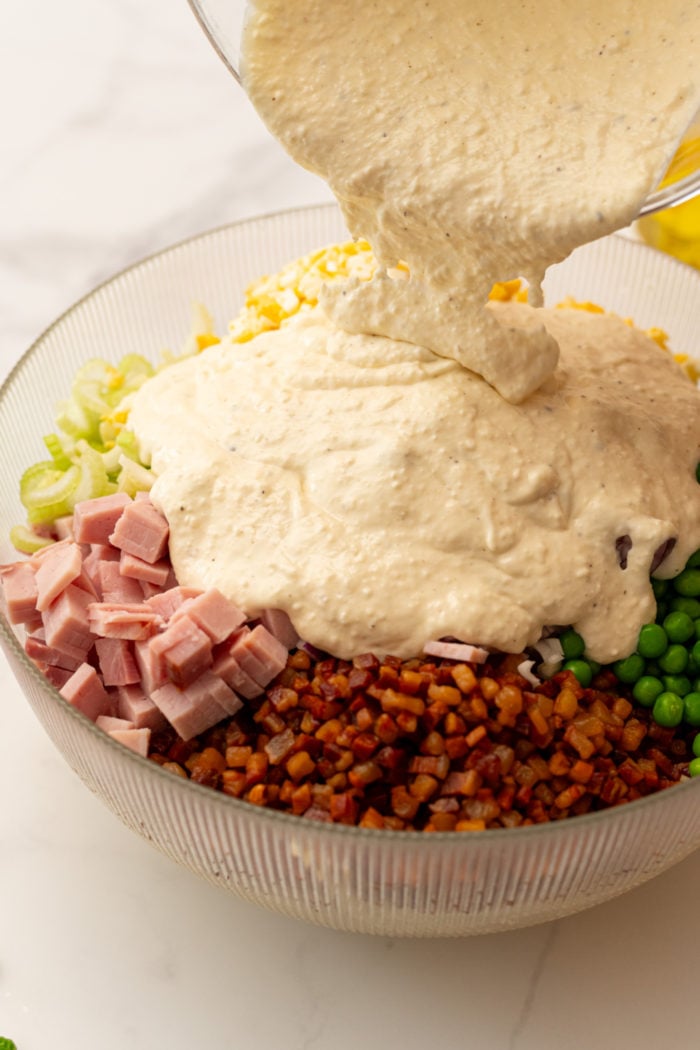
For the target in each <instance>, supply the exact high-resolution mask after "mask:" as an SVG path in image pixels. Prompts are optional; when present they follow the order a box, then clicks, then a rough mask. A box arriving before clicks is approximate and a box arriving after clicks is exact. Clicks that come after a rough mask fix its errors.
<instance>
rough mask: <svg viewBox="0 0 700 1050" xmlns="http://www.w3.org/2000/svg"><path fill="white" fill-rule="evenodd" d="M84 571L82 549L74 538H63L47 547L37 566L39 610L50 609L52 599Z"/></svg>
mask: <svg viewBox="0 0 700 1050" xmlns="http://www.w3.org/2000/svg"><path fill="white" fill-rule="evenodd" d="M82 571H83V556H82V551H81V550H80V547H79V546H78V544H77V543H73V541H72V540H61V542H60V543H54V544H53V545H52V546H51V547H47V548H46V552H45V554H44V555H43V557H42V558H41V560H40V561H39V562H38V563H37V566H36V572H35V576H36V587H37V601H36V607H37V609H38V610H39V612H44V611H45V610H46V609H48V607H49V605H50V604H51V602H52V601H54V600H55V599H56V598H58V596H59V594H60V593H61V591H65V589H66V587H67V586H68V584H69V583H74V582H75V581H76V580H77V578H78V577H79V576H80V574H81V572H82Z"/></svg>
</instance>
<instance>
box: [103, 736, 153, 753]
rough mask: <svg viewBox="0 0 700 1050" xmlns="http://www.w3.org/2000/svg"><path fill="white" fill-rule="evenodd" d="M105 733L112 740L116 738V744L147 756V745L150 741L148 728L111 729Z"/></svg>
mask: <svg viewBox="0 0 700 1050" xmlns="http://www.w3.org/2000/svg"><path fill="white" fill-rule="evenodd" d="M107 735H108V736H111V738H112V740H116V741H117V743H118V744H123V745H124V747H128V748H129V750H130V751H135V752H136V754H137V755H142V756H143V758H148V746H149V744H150V742H151V730H150V729H111V730H110V731H109V733H108V734H107Z"/></svg>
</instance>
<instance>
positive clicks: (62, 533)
mask: <svg viewBox="0 0 700 1050" xmlns="http://www.w3.org/2000/svg"><path fill="white" fill-rule="evenodd" d="M53 531H54V533H55V535H56V538H57V539H59V540H74V539H75V533H74V532H73V515H72V514H65V515H64V516H63V517H62V518H56V520H55V521H54V523H53Z"/></svg>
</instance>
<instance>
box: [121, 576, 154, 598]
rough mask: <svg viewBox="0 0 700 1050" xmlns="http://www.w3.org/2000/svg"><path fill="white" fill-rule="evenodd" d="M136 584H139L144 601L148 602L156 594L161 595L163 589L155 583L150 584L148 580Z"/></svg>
mask: <svg viewBox="0 0 700 1050" xmlns="http://www.w3.org/2000/svg"><path fill="white" fill-rule="evenodd" d="M125 579H126V577H125ZM136 582H138V585H139V587H140V588H141V594H142V596H143V600H144V601H148V599H149V598H152V597H153V595H154V594H160V593H161V590H162V588H160V587H159V586H158V585H157V584H155V583H149V582H148V580H138V581H136Z"/></svg>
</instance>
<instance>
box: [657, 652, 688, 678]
mask: <svg viewBox="0 0 700 1050" xmlns="http://www.w3.org/2000/svg"><path fill="white" fill-rule="evenodd" d="M659 666H660V667H661V670H662V671H664V672H665V673H666V674H683V672H684V671H685V669H686V667H687V666H688V650H687V649H686V647H685V646H684V645H669V647H668V649H667V650H666V652H665V653H664V654H663V656H660V657H659Z"/></svg>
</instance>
